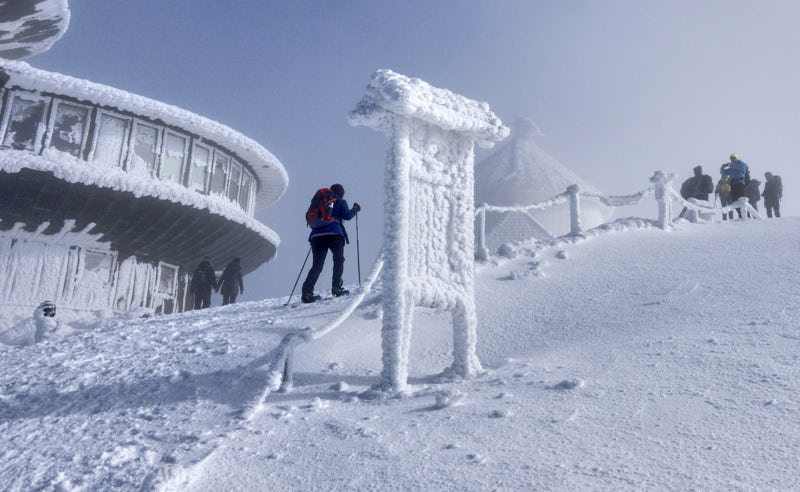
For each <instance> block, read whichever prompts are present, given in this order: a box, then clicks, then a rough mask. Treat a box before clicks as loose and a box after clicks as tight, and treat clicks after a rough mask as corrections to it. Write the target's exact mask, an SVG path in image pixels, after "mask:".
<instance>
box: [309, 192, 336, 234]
mask: <svg viewBox="0 0 800 492" xmlns="http://www.w3.org/2000/svg"><path fill="white" fill-rule="evenodd" d="M338 199H339V196H338V195H337V194H336V193H334V192H333V191H332V190H331V189H330V188H320V189H318V190H317V192H316V193H314V197H313V198H312V199H311V205H310V206H309V207H308V211H307V212H306V224H307V225H308V227H322V226H326V225H328V224H331V223H333V222H336V219H334V218H333V216H332V214H333V204H334V203H335V202H336V200H338Z"/></svg>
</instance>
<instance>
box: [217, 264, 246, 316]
mask: <svg viewBox="0 0 800 492" xmlns="http://www.w3.org/2000/svg"><path fill="white" fill-rule="evenodd" d="M219 291H220V293H221V294H222V305H223V306H225V305H227V304H233V303H235V302H236V296H238V295H239V294H244V282H243V281H242V265H241V262H240V260H239V258H234V259H233V260H232V261H231V262H230V263H228V266H226V267H225V270H224V271H223V272H222V275H221V276H220V277H219Z"/></svg>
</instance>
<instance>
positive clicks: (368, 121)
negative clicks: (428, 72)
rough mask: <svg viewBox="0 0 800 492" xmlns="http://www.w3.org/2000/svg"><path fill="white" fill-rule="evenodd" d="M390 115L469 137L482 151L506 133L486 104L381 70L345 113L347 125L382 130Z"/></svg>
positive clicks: (415, 79) (385, 127) (421, 81)
mask: <svg viewBox="0 0 800 492" xmlns="http://www.w3.org/2000/svg"><path fill="white" fill-rule="evenodd" d="M391 114H394V115H401V116H407V117H410V118H419V119H421V120H423V121H426V122H428V123H431V124H433V125H436V126H439V127H441V128H444V129H445V130H451V131H456V132H462V133H466V134H469V135H471V136H472V137H473V138H474V139H475V140H476V141H477V142H478V144H479V145H480V146H481V147H486V148H491V147H492V146H493V145H494V143H495V142H499V141H500V140H502V139H504V138H505V137H506V136H508V133H509V129H508V127H505V126H503V122H502V121H500V118H498V117H497V116H496V115H495V114H494V113H493V112H492V111H491V110H490V109H489V104H487V103H485V102H478V101H474V100H472V99H468V98H466V97H464V96H462V95H459V94H455V93H453V92H451V91H449V90H447V89H440V88H437V87H433V86H431V85H430V84H428V83H427V82H425V81H424V80H421V79H417V78H409V77H406V76H405V75H402V74H399V73H395V72H393V71H391V70H388V69H381V70H378V71H376V72H375V73H374V74H373V75H372V79H371V80H370V81H369V84H368V85H367V89H366V93H365V94H364V98H363V99H362V100H361V101H360V102H359V103H358V105H357V106H356V109H354V110H353V111H351V112H349V113H348V115H347V116H348V121H349V122H350V124H351V125H364V126H368V127H372V128H377V129H380V130H385V129H387V127H388V124H389V121H390V118H387V116H390V115H391Z"/></svg>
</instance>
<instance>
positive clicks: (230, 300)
mask: <svg viewBox="0 0 800 492" xmlns="http://www.w3.org/2000/svg"><path fill="white" fill-rule="evenodd" d="M236 296H237V294H222V305H223V306H227V305H228V304H236Z"/></svg>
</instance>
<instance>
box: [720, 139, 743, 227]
mask: <svg viewBox="0 0 800 492" xmlns="http://www.w3.org/2000/svg"><path fill="white" fill-rule="evenodd" d="M730 158H731V162H726V163H725V164H723V165H722V166H720V168H719V173H720V174H722V175H723V176H728V179H730V182H731V203H733V202H735V201H736V200H738V199H739V198H741V197H743V196H745V193H744V187H745V185H746V184H747V182H748V181H750V169H749V168H748V167H747V164H745V162H744V161H742V160H740V159H739V155H738V154H736V153H735V152H734V153H733V154H731V157H730ZM736 212H737V213H738V214H739V218H740V219H741V218H742V210H741V209H736Z"/></svg>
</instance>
